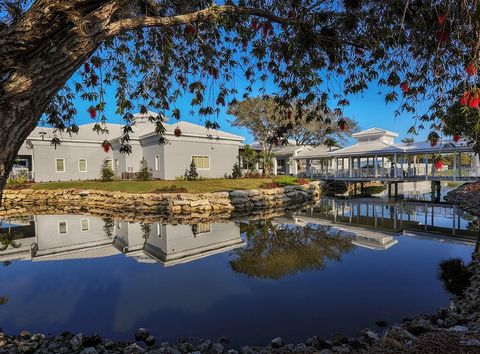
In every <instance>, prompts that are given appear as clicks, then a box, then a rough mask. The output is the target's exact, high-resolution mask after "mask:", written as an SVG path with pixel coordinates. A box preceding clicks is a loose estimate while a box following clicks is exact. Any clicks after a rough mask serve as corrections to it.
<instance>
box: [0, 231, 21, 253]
mask: <svg viewBox="0 0 480 354" xmlns="http://www.w3.org/2000/svg"><path fill="white" fill-rule="evenodd" d="M20 238H22V235H21V234H19V233H15V232H14V233H10V232H8V233H0V244H1V246H0V251H5V250H6V249H7V248H8V247H11V248H18V247H20V245H19V244H18V243H16V242H15V240H18V239H20Z"/></svg>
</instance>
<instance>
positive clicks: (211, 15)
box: [107, 5, 299, 36]
mask: <svg viewBox="0 0 480 354" xmlns="http://www.w3.org/2000/svg"><path fill="white" fill-rule="evenodd" d="M224 14H235V15H251V16H258V17H263V18H266V19H269V20H271V21H273V22H276V23H280V24H286V25H288V24H290V25H292V24H297V23H299V21H297V20H295V19H286V18H282V17H280V16H277V15H274V14H272V13H271V12H268V11H265V10H262V9H256V8H251V7H243V6H233V5H221V6H211V7H207V8H205V9H202V10H199V11H196V12H191V13H188V14H183V15H177V16H171V17H155V16H146V17H138V18H130V19H123V20H119V21H117V22H114V23H111V24H110V25H109V26H108V27H107V34H108V35H109V36H114V35H117V34H119V33H121V32H124V31H128V30H132V29H136V28H143V27H161V26H173V25H181V24H187V23H192V22H196V21H205V22H212V21H214V20H215V19H216V18H218V17H219V16H221V15H224Z"/></svg>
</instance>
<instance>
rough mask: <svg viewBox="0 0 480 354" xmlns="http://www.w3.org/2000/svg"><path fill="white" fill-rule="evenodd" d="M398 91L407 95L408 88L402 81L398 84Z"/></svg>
mask: <svg viewBox="0 0 480 354" xmlns="http://www.w3.org/2000/svg"><path fill="white" fill-rule="evenodd" d="M400 89H401V90H402V92H403V93H407V92H408V90H410V88H409V87H408V84H407V83H406V82H405V81H404V82H402V83H401V84H400Z"/></svg>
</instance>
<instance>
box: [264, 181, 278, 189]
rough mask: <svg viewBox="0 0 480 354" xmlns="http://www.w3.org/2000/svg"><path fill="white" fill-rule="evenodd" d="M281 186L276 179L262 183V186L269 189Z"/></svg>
mask: <svg viewBox="0 0 480 354" xmlns="http://www.w3.org/2000/svg"><path fill="white" fill-rule="evenodd" d="M279 187H281V186H280V185H279V184H278V183H277V182H275V181H271V182H266V183H262V185H261V186H260V188H267V189H272V188H279Z"/></svg>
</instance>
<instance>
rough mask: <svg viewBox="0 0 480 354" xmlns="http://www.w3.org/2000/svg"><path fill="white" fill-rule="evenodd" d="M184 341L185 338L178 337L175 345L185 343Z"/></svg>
mask: <svg viewBox="0 0 480 354" xmlns="http://www.w3.org/2000/svg"><path fill="white" fill-rule="evenodd" d="M186 341H187V338H185V337H178V338H177V343H186Z"/></svg>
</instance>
